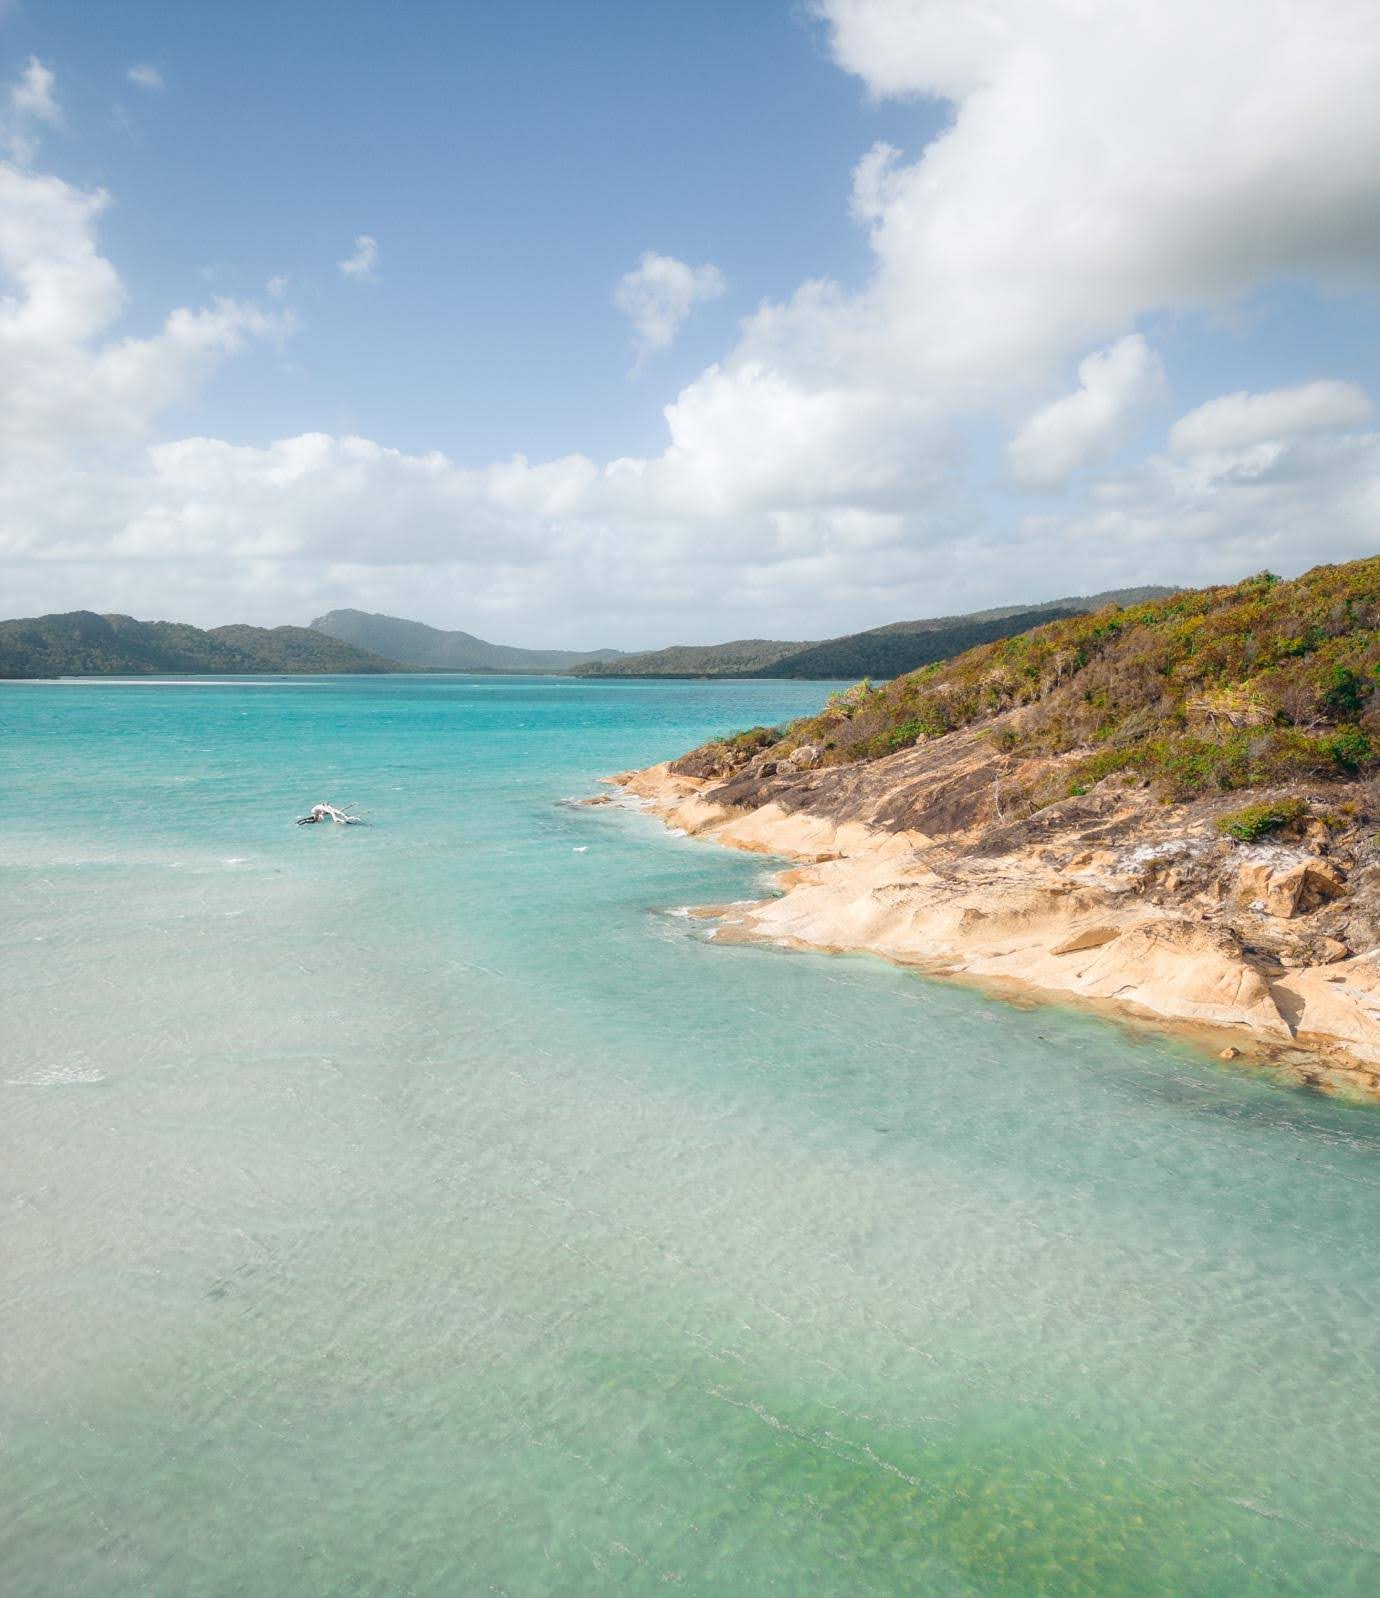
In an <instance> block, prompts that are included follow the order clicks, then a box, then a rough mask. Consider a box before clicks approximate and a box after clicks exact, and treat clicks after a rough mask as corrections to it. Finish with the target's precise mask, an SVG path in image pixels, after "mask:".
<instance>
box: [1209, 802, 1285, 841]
mask: <svg viewBox="0 0 1380 1598" xmlns="http://www.w3.org/2000/svg"><path fill="white" fill-rule="evenodd" d="M1307 812H1308V805H1307V803H1306V802H1305V801H1304V800H1302V799H1278V800H1276V801H1275V802H1274V803H1273V804H1265V805H1247V806H1246V807H1245V809H1244V810H1233V811H1232V813H1231V814H1230V815H1229V816H1222V817H1221V818H1220V819H1219V820H1218V822H1217V830H1218V832H1221V833H1224V834H1225V835H1226V836H1227V837H1228V838H1235V839H1236V840H1237V842H1238V843H1254V842H1255V840H1256V839H1257V838H1263V837H1264V836H1265V835H1266V834H1267V833H1271V832H1280V831H1282V830H1283V829H1284V828H1286V827H1293V826H1296V825H1297V824H1298V823H1299V822H1300V821H1301V820H1302V819H1303V817H1304V816H1305V815H1306V814H1307Z"/></svg>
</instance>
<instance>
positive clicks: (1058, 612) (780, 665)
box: [571, 587, 1174, 678]
mask: <svg viewBox="0 0 1380 1598" xmlns="http://www.w3.org/2000/svg"><path fill="white" fill-rule="evenodd" d="M1173 592H1174V590H1173V589H1172V588H1154V587H1151V588H1118V589H1111V590H1108V591H1107V592H1106V593H1101V594H1085V595H1074V596H1071V597H1068V598H1065V599H1049V600H1045V601H1044V602H1042V603H1041V604H1038V605H1008V606H1003V607H999V608H997V609H994V610H979V611H973V612H972V613H970V614H968V615H963V616H932V617H929V618H927V619H924V620H920V621H897V622H890V623H888V624H887V625H886V626H885V627H874V628H871V629H869V630H868V631H867V632H861V633H847V634H845V635H844V636H843V637H840V638H827V639H824V640H823V641H822V642H814V643H782V642H779V641H775V640H772V639H764V638H739V639H734V640H732V641H731V642H729V643H723V644H703V645H688V644H684V645H676V646H674V647H673V648H670V649H657V650H649V651H647V652H646V653H644V654H640V655H624V656H623V657H622V658H621V659H618V660H614V661H610V662H595V663H591V664H589V665H585V666H575V667H572V668H571V669H572V670H573V671H574V672H575V673H576V675H577V676H581V677H817V678H844V677H854V678H856V677H877V678H885V677H896V676H900V675H901V673H903V672H907V671H914V670H915V669H916V668H917V667H919V666H927V665H930V664H931V663H932V662H934V661H936V660H947V659H948V658H949V657H950V656H952V655H959V654H962V653H963V651H964V650H965V649H972V648H974V647H975V646H976V645H978V644H984V643H990V642H992V641H993V640H995V639H1000V638H1010V637H1013V636H1014V635H1015V634H1017V633H1023V632H1026V631H1028V630H1029V629H1030V628H1031V627H1038V626H1040V625H1041V624H1042V623H1044V622H1047V621H1052V620H1056V619H1058V618H1059V617H1065V616H1076V615H1080V614H1082V613H1084V612H1087V611H1094V610H1100V609H1102V607H1103V606H1104V605H1110V604H1121V605H1135V604H1139V603H1141V602H1142V601H1143V600H1147V599H1158V598H1163V597H1164V596H1166V595H1168V594H1171V593H1173Z"/></svg>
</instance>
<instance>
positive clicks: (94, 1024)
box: [0, 676, 1380, 1598]
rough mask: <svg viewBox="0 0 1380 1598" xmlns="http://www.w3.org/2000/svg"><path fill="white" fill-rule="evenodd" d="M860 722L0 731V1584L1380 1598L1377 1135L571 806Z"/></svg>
mask: <svg viewBox="0 0 1380 1598" xmlns="http://www.w3.org/2000/svg"><path fill="white" fill-rule="evenodd" d="M825 691H826V685H820V684H817V683H787V682H718V683H713V682H710V683H706V682H632V681H628V682H621V681H599V680H590V681H579V680H573V679H555V678H552V679H532V678H508V677H461V676H456V677H443V676H435V677H380V678H283V679H255V680H245V679H233V680H232V679H224V680H219V681H216V680H204V681H200V682H190V683H176V682H168V681H162V680H158V681H131V682H114V681H109V680H107V681H99V682H80V683H78V682H72V683H58V684H52V683H6V684H0V897H2V899H3V922H2V927H3V939H4V946H3V959H0V1015H2V1016H3V1047H2V1049H0V1186H2V1188H3V1199H4V1220H3V1246H2V1247H0V1304H3V1313H2V1315H0V1438H2V1439H3V1449H2V1450H0V1505H3V1512H2V1513H0V1592H3V1593H4V1594H6V1595H7V1598H129V1595H134V1594H139V1595H158V1598H162V1595H166V1598H201V1595H205V1598H230V1595H243V1598H279V1595H282V1598H306V1595H328V1594H329V1595H341V1598H344V1595H349V1598H356V1595H378V1598H395V1595H402V1594H412V1595H427V1598H431V1595H436V1598H457V1595H469V1594H490V1593H498V1594H511V1595H514V1598H537V1595H557V1594H559V1595H566V1594H593V1595H601V1594H606V1593H626V1594H650V1593H653V1592H656V1593H662V1592H665V1591H668V1590H674V1591H679V1592H683V1593H686V1594H714V1595H725V1598H727V1595H735V1598H736V1595H739V1594H743V1595H753V1598H761V1595H764V1594H781V1595H791V1598H796V1595H803V1598H816V1595H819V1598H826V1595H839V1598H855V1595H863V1594H888V1595H889V1594H906V1595H925V1598H979V1595H980V1598H1035V1595H1045V1598H1064V1595H1073V1594H1082V1595H1088V1598H1150V1595H1156V1598H1207V1595H1213V1598H1217V1595H1220V1598H1285V1595H1292V1594H1300V1595H1303V1594H1307V1595H1310V1598H1344V1595H1356V1598H1372V1595H1374V1594H1375V1593H1377V1592H1380V1427H1377V1425H1376V1416H1377V1414H1380V1357H1378V1356H1377V1349H1380V1257H1378V1256H1377V1249H1376V1239H1377V1236H1380V1158H1378V1156H1380V1115H1377V1114H1376V1112H1375V1111H1374V1110H1372V1109H1369V1108H1366V1107H1363V1106H1354V1105H1346V1104H1342V1103H1337V1102H1334V1101H1331V1100H1329V1099H1327V1098H1324V1097H1321V1096H1318V1095H1315V1094H1309V1093H1307V1092H1305V1091H1302V1090H1298V1089H1292V1088H1288V1087H1284V1086H1282V1085H1280V1084H1279V1083H1278V1082H1275V1081H1271V1080H1269V1079H1267V1078H1266V1077H1264V1076H1262V1075H1259V1074H1255V1073H1251V1072H1248V1071H1245V1070H1242V1069H1240V1068H1238V1067H1234V1066H1227V1065H1224V1064H1222V1063H1220V1062H1218V1061H1216V1060H1213V1059H1209V1058H1204V1057H1202V1056H1200V1055H1199V1054H1197V1053H1195V1052H1194V1051H1193V1050H1191V1049H1190V1048H1189V1047H1188V1046H1187V1045H1185V1044H1182V1043H1177V1042H1175V1041H1173V1040H1171V1039H1167V1038H1163V1037H1159V1036H1157V1035H1155V1034H1153V1033H1150V1032H1147V1031H1145V1030H1132V1029H1128V1028H1123V1027H1120V1026H1117V1025H1114V1024H1111V1023H1109V1022H1106V1021H1104V1020H1101V1019H1098V1018H1095V1017H1092V1016H1088V1015H1083V1014H1079V1013H1077V1012H1075V1011H1072V1010H1065V1009H1060V1008H1029V1009H1027V1008H1017V1007H1013V1006H1011V1005H1007V1004H1003V1003H1000V1002H998V1001H996V1000H993V999H991V998H988V997H987V996H985V995H983V994H981V993H979V992H976V991H973V990H971V989H968V988H963V987H959V986H953V985H946V984H944V983H941V982H936V981H931V980H927V979H924V978H922V977H920V976H918V975H916V974H914V973H912V972H905V971H901V970H898V969H894V968H892V967H889V966H887V965H886V964H884V963H882V962H880V961H877V960H873V959H868V958H861V957H860V958H843V957H827V956H822V955H821V956H815V955H802V954H798V953H789V952H786V951H782V950H777V949H770V948H749V947H719V946H716V944H715V943H714V941H713V938H712V935H711V932H712V928H711V927H710V926H709V925H708V924H707V923H705V922H704V921H702V920H698V919H695V918H693V917H690V916H688V915H686V914H685V910H686V908H687V907H688V906H692V905H697V904H703V903H723V902H726V901H730V900H735V899H747V898H753V897H760V896H761V895H762V894H763V893H764V892H766V891H769V888H768V884H769V880H770V870H771V862H769V861H766V860H764V859H761V858H757V857H751V856H745V855H740V854H735V853H732V852H729V851H727V850H722V849H719V848H717V847H715V846H713V845H711V844H707V843H704V842H701V841H696V840H693V839H686V838H681V837H676V836H673V835H671V834H669V833H668V832H666V831H665V830H664V829H663V828H661V827H660V826H659V825H658V824H656V823H655V822H653V821H652V820H651V819H650V818H648V817H645V816H641V815H638V814H636V813H635V812H633V811H631V810H629V809H626V808H623V807H620V806H604V807H600V808H580V807H578V806H577V805H575V804H574V803H572V801H574V800H577V799H579V798H580V797H583V796H586V795H588V794H590V793H592V792H594V791H596V786H595V785H596V780H597V778H598V777H599V776H600V775H602V774H604V773H608V772H611V771H614V770H617V769H620V768H623V767H627V766H631V765H637V764H645V763H648V762H651V761H653V760H657V759H662V758H665V757H667V756H669V755H674V754H676V753H679V752H681V751H683V750H684V749H687V748H689V747H690V746H692V745H693V744H696V743H698V742H700V741H702V740H703V739H704V738H705V737H707V736H710V735H712V734H716V733H722V732H725V731H730V730H733V729H736V728H741V727H745V726H749V725H752V724H754V723H759V722H776V721H780V720H782V719H785V718H787V717H790V716H792V715H795V714H798V713H801V712H803V711H806V710H810V709H813V708H815V707H816V706H817V705H818V704H819V703H820V701H821V700H822V698H823V695H824V692H825ZM317 800H331V801H334V802H336V803H339V804H345V805H349V806H353V807H356V808H357V809H359V810H360V811H362V812H363V813H364V814H365V816H366V818H367V825H364V826H359V827H350V828H341V827H333V826H318V827H302V828H299V827H296V826H295V825H294V824H293V818H294V817H295V816H297V815H299V814H301V813H302V812H304V811H305V810H306V809H307V808H308V806H309V805H310V804H312V803H313V802H315V801H317Z"/></svg>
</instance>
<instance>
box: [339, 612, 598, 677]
mask: <svg viewBox="0 0 1380 1598" xmlns="http://www.w3.org/2000/svg"><path fill="white" fill-rule="evenodd" d="M312 627H313V629H314V630H315V631H316V632H318V633H322V634H324V635H326V636H328V637H331V638H339V639H341V640H342V641H343V642H345V643H348V644H354V645H355V647H356V648H358V649H369V650H372V651H374V653H376V654H379V655H383V656H386V657H387V659H389V660H396V661H398V662H399V663H400V664H401V665H404V666H410V667H422V668H424V669H426V670H431V671H511V672H538V673H545V672H565V671H569V670H571V669H572V668H573V667H578V666H581V665H583V664H585V663H587V662H593V661H606V660H616V659H617V658H618V651H617V650H616V649H587V650H578V649H521V648H519V647H517V646H516V645H514V644H491V643H489V642H488V641H487V640H486V639H483V638H476V637H475V636H474V634H473V633H462V632H446V631H443V630H442V629H441V628H439V627H428V626H427V625H426V623H425V622H420V621H405V620H404V619H403V618H402V617H401V616H380V615H376V614H374V613H372V612H370V611H367V610H332V611H329V612H328V613H327V614H326V615H324V616H318V617H317V618H316V620H315V621H314V622H313V623H312Z"/></svg>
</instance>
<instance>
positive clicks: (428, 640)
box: [0, 588, 1172, 680]
mask: <svg viewBox="0 0 1380 1598" xmlns="http://www.w3.org/2000/svg"><path fill="white" fill-rule="evenodd" d="M1171 592H1172V590H1171V589H1168V588H1130V589H1115V590H1111V591H1109V592H1108V593H1104V594H1093V595H1088V596H1080V597H1074V598H1068V599H1054V600H1049V601H1046V602H1045V603H1043V604H1039V605H1033V606H1018V605H1013V606H1009V607H1007V608H1004V609H998V610H984V611H975V612H973V613H972V614H971V615H967V616H941V617H935V618H932V619H930V620H925V621H908V622H893V623H891V624H890V625H888V626H885V627H877V628H873V629H871V630H870V631H868V632H862V633H850V634H847V635H845V636H843V637H840V638H832V639H826V640H824V641H823V642H813V643H812V642H809V641H797V642H794V643H784V642H781V641H774V640H770V639H738V640H736V641H734V642H731V643H726V644H710V645H697V646H676V647H673V648H670V649H663V650H656V651H652V652H649V653H643V654H623V653H621V652H620V651H619V650H616V649H591V650H574V649H525V648H520V647H518V646H516V645H511V644H492V643H489V642H488V641H487V640H485V639H483V638H477V637H475V635H474V634H473V633H466V632H458V631H451V632H448V631H445V630H443V629H441V628H438V627H429V626H427V625H426V624H425V623H424V622H417V621H407V620H405V619H404V618H402V617H398V616H384V615H378V614H374V613H371V612H369V611H362V610H333V611H330V612H328V613H327V614H326V615H324V616H318V617H317V618H316V620H315V621H313V622H312V624H311V626H310V627H248V626H244V625H242V624H235V625H231V626H226V627H212V628H209V629H204V628H200V627H193V626H190V625H189V624H187V623H186V622H168V621H137V620H136V619H135V618H134V617H133V616H124V615H114V614H112V615H98V614H97V613H96V612H94V611H90V610H74V611H66V612H63V613H61V614H56V615H49V616H34V617H29V618H27V619H23V620H16V621H4V622H0V677H80V676H112V675H116V676H124V675H136V676H140V675H142V676H151V675H156V674H159V673H180V672H193V673H208V674H221V673H226V674H238V675H250V674H261V673H262V674H268V673H272V674H298V673H303V674H305V673H313V672H325V673H333V672H342V673H349V672H369V673H378V672H408V671H427V672H433V671H455V672H505V673H532V674H537V675H563V674H573V675H576V676H599V677H606V676H607V677H649V676H650V677H798V678H819V679H835V680H837V679H839V678H852V677H873V678H879V679H880V678H887V677H894V676H898V675H900V674H901V673H903V672H906V671H912V670H914V669H915V668H916V667H917V666H921V665H926V664H929V663H931V662H933V661H938V660H947V659H948V658H949V657H950V656H952V655H955V654H959V653H961V652H962V651H963V650H965V649H969V648H971V647H973V645H975V644H980V643H986V642H989V641H991V640H993V639H999V638H1007V637H1011V636H1012V635H1014V634H1018V633H1021V632H1025V631H1026V630H1028V629H1029V628H1031V627H1034V626H1038V625H1040V624H1041V623H1043V622H1047V621H1049V620H1050V619H1051V618H1053V617H1061V616H1062V617H1067V616H1073V615H1078V614H1081V613H1083V612H1085V611H1089V610H1096V609H1099V608H1100V607H1101V606H1103V605H1105V604H1107V603H1110V602H1117V603H1122V604H1134V603H1137V602H1138V601H1140V600H1143V599H1146V598H1150V597H1154V596H1158V595H1163V594H1168V593H1171Z"/></svg>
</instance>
